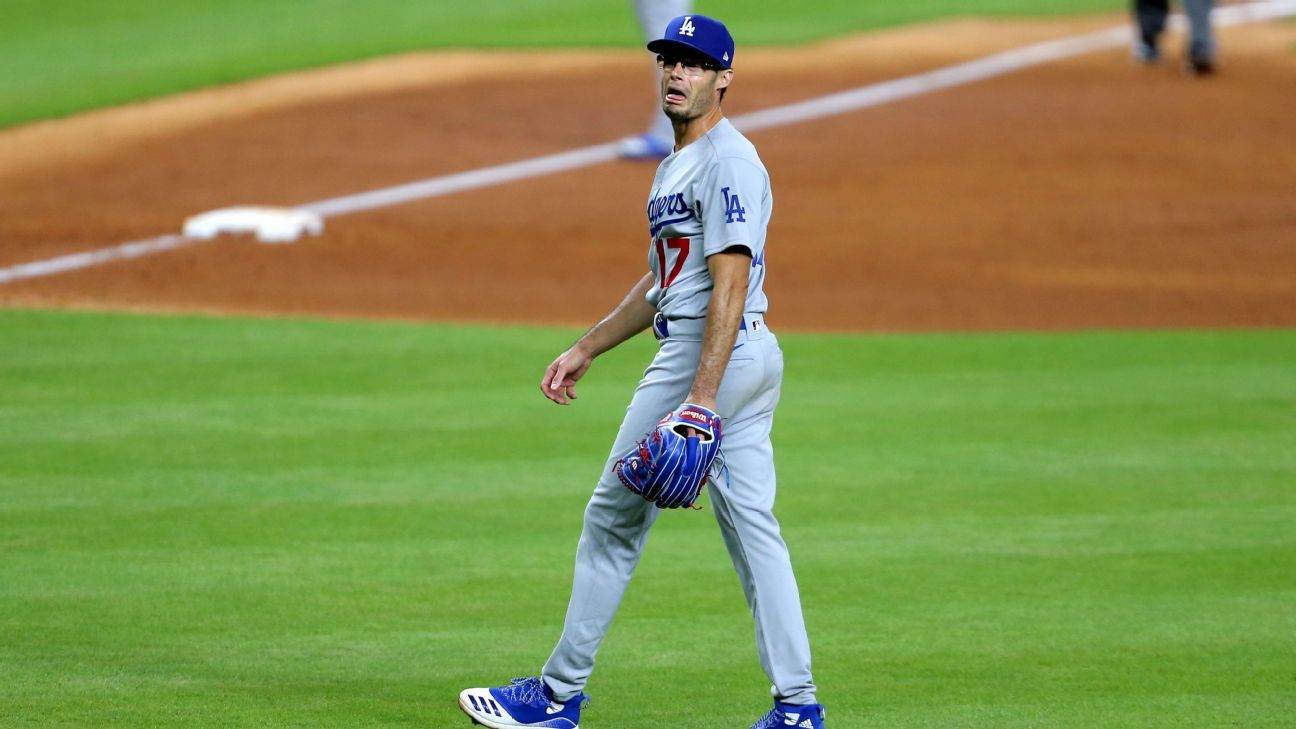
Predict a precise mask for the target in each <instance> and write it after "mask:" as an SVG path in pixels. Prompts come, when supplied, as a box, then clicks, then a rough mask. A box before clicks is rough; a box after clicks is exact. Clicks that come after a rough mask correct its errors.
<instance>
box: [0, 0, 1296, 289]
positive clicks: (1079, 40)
mask: <svg viewBox="0 0 1296 729" xmlns="http://www.w3.org/2000/svg"><path fill="white" fill-rule="evenodd" d="M1292 15H1296V0H1261V1H1260V2H1251V3H1246V4H1242V5H1230V6H1228V7H1223V8H1216V9H1215V11H1214V13H1213V15H1212V22H1213V23H1214V25H1215V26H1216V27H1230V26H1235V25H1243V24H1246V23H1258V22H1264V21H1267V20H1275V19H1279V18H1285V17H1290V16H1292ZM1176 22H1177V23H1178V24H1180V25H1182V22H1183V19H1182V17H1178V16H1177V17H1176ZM1132 32H1133V31H1132V30H1131V29H1130V27H1129V26H1125V25H1122V26H1119V27H1115V28H1108V29H1107V30H1100V31H1097V32H1094V33H1086V34H1083V35H1078V36H1072V37H1069V38H1061V39H1058V40H1051V41H1044V42H1042V43H1035V44H1032V45H1029V46H1024V47H1022V48H1018V49H1016V50H1011V51H1005V52H1003V53H996V54H994V55H990V56H986V57H984V58H979V59H976V60H973V61H967V62H964V63H959V64H956V65H953V66H947V67H945V68H941V69H937V70H935V71H928V72H926V73H920V74H915V75H913V76H906V77H904V78H899V79H895V80H892V81H884V82H881V83H876V84H870V85H868V86H861V87H859V88H855V89H850V90H848V91H842V92H839V93H835V94H829V95H827V96H820V97H817V98H814V99H809V100H807V101H800V102H796V103H792V104H786V105H783V106H776V107H772V108H769V109H764V110H761V111H755V112H751V113H748V114H740V115H738V116H734V117H730V121H731V122H732V123H733V124H734V126H736V127H738V129H740V130H742V131H745V132H751V131H757V130H761V129H771V128H775V127H782V126H788V125H791V124H797V123H801V122H807V121H813V120H815V119H822V118H825V117H829V116H836V115H839V114H846V113H849V112H853V111H859V110H861V109H867V108H869V107H873V106H881V105H883V104H889V103H892V102H895V101H900V100H903V99H908V98H912V97H915V96H921V95H924V94H930V93H934V92H936V91H941V90H943V89H949V88H953V87H956V86H964V85H967V84H971V83H976V82H978V81H984V80H986V79H990V78H994V77H996V76H1003V75H1006V74H1010V73H1014V72H1017V71H1022V70H1025V69H1027V68H1031V67H1034V66H1040V65H1044V64H1046V63H1052V62H1055V61H1060V60H1064V59H1067V58H1073V57H1076V56H1081V55H1084V54H1087V53H1093V52H1096V51H1101V50H1107V49H1110V48H1117V47H1120V46H1123V45H1125V44H1127V43H1129V42H1130V36H1131V33H1132ZM616 149H617V145H616V143H615V142H611V143H607V144H597V145H594V146H590V147H582V148H579V149H573V150H570V151H567V152H559V153H557V154H550V155H545V156H542V157H533V158H531V159H525V160H519V161H517V162H509V163H506V164H502V165H495V166H493V167H483V168H481V169H476V170H469V171H467V172H456V173H453V174H449V175H442V176H439V177H432V178H428V179H426V180H419V181H417V182H410V183H407V184H404V185H397V186H395V187H386V188H382V189H379V190H370V191H368V192H361V193H357V194H354V195H345V196H342V197H335V198H330V199H327V200H319V201H317V202H311V203H306V204H304V205H299V206H298V209H300V210H305V211H309V212H313V213H316V214H318V215H320V216H322V217H325V218H330V217H334V216H338V215H349V214H351V213H358V212H363V211H366V210H375V209H378V208H384V207H390V206H393V205H401V204H403V203H408V202H414V201H416V200H426V199H429V198H434V197H441V196H444V195H452V194H455V193H459V192H466V191H468V190H476V189H480V188H484V187H493V186H496V185H504V184H508V183H511V182H517V181H519V180H526V179H530V178H534V177H544V176H547V175H553V174H558V173H560V172H568V171H571V170H578V169H583V168H585V167H593V166H595V165H599V164H605V163H607V162H611V161H613V160H615V159H616V158H617V153H616ZM208 240H209V239H206V238H193V237H186V236H183V235H177V234H169V235H162V236H157V237H156V238H146V239H144V240H137V241H132V242H130V243H123V244H120V245H116V246H111V247H108V248H101V249H98V250H93V251H86V252H83V253H73V254H70V255H65V256H59V257H57V258H51V259H47V260H43V261H33V262H31V263H21V264H17V265H13V266H9V267H7V268H0V284H6V283H10V282H13V281H19V280H22V279H29V278H37V277H41V276H53V275H55V274H59V273H65V272H68V271H75V270H78V269H83V268H89V267H91V266H100V265H103V264H105V263H111V262H113V261H121V260H126V259H131V258H139V257H140V256H147V255H151V254H154V253H161V252H163V251H172V250H176V249H179V248H185V247H188V246H193V245H197V244H199V243H206V242H207V241H208Z"/></svg>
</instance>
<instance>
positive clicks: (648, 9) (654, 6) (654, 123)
mask: <svg viewBox="0 0 1296 729" xmlns="http://www.w3.org/2000/svg"><path fill="white" fill-rule="evenodd" d="M633 4H634V10H635V18H636V19H637V20H638V21H639V29H640V30H641V31H642V32H643V37H644V42H645V43H647V42H648V41H651V40H656V39H658V38H660V37H662V32H663V31H664V30H666V25H667V24H668V23H670V21H671V20H673V19H674V18H677V17H679V16H681V15H687V14H689V13H691V12H692V11H693V2H692V0H633ZM644 55H645V57H648V54H647V53H645V54H644ZM660 83H661V72H660V71H658V72H656V73H655V74H654V75H653V87H652V94H651V95H650V96H649V97H648V98H649V99H651V100H652V103H651V104H650V105H648V107H649V108H650V109H651V110H652V112H651V113H650V114H649V116H648V120H649V121H648V131H647V132H645V133H643V134H641V135H639V136H636V137H629V138H627V139H624V140H622V142H621V155H622V156H623V157H630V158H636V159H639V158H642V159H658V158H661V157H665V156H666V155H668V154H670V152H671V149H672V148H673V147H674V146H675V130H674V128H673V127H671V122H670V119H669V118H668V117H667V116H666V115H665V114H663V113H662V109H661V87H660Z"/></svg>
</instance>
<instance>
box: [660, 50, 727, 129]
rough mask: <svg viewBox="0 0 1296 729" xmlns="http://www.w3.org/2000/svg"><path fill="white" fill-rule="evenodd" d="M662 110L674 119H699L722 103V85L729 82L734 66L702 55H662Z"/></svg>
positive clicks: (723, 86) (724, 85)
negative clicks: (719, 66) (722, 65)
mask: <svg viewBox="0 0 1296 729" xmlns="http://www.w3.org/2000/svg"><path fill="white" fill-rule="evenodd" d="M657 65H658V66H660V67H661V70H662V81H661V83H662V110H663V111H665V112H666V116H668V117H670V118H671V119H673V120H674V121H688V120H690V119H696V118H698V117H700V116H702V115H704V114H706V113H707V112H709V111H711V110H712V109H714V108H715V107H716V106H717V105H718V104H719V103H720V89H723V88H725V87H726V86H728V85H729V80H730V79H731V78H732V77H733V71H732V70H731V69H717V68H716V67H715V65H714V64H711V63H710V62H708V61H705V60H703V59H698V58H689V57H687V56H684V57H678V56H670V55H665V54H663V55H660V56H658V57H657Z"/></svg>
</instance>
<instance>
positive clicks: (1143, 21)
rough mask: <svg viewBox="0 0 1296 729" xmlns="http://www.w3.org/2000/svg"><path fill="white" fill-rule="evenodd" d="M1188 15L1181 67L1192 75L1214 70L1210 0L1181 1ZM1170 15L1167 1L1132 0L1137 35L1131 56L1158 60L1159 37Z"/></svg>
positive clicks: (1144, 59) (1212, 4) (1205, 74)
mask: <svg viewBox="0 0 1296 729" xmlns="http://www.w3.org/2000/svg"><path fill="white" fill-rule="evenodd" d="M1183 5H1184V14H1185V15H1187V16H1188V54H1187V61H1186V63H1185V66H1184V68H1185V70H1186V71H1187V72H1188V73H1191V74H1193V75H1195V76H1207V75H1209V74H1212V73H1214V72H1215V38H1214V36H1213V34H1212V31H1211V22H1210V16H1211V9H1212V7H1213V6H1214V5H1215V1H1214V0H1184V2H1183ZM1169 14H1170V0H1134V20H1135V23H1136V24H1137V31H1138V32H1137V38H1136V40H1135V42H1134V58H1135V60H1138V61H1140V62H1142V63H1147V64H1154V63H1159V62H1160V61H1161V48H1160V45H1159V43H1160V40H1161V33H1162V32H1163V31H1165V27H1166V18H1167V16H1169Z"/></svg>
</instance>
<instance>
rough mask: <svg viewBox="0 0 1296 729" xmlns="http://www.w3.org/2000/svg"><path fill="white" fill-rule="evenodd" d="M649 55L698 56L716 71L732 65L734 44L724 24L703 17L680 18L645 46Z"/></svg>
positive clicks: (687, 16) (688, 16)
mask: <svg viewBox="0 0 1296 729" xmlns="http://www.w3.org/2000/svg"><path fill="white" fill-rule="evenodd" d="M648 50H650V51H652V52H653V53H672V52H674V53H688V52H693V53H700V54H702V55H703V56H706V57H707V58H709V59H711V60H712V61H715V63H716V65H718V66H720V68H730V67H732V66H733V57H734V41H733V36H731V35H729V29H728V28H726V27H725V26H724V23H721V22H720V21H718V20H716V19H714V18H708V17H707V16H705V15H681V16H679V17H678V18H675V19H674V20H672V21H671V22H670V23H668V24H667V25H666V32H665V33H664V34H663V35H662V37H661V38H658V39H657V40H655V41H652V42H650V43H649V44H648Z"/></svg>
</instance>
